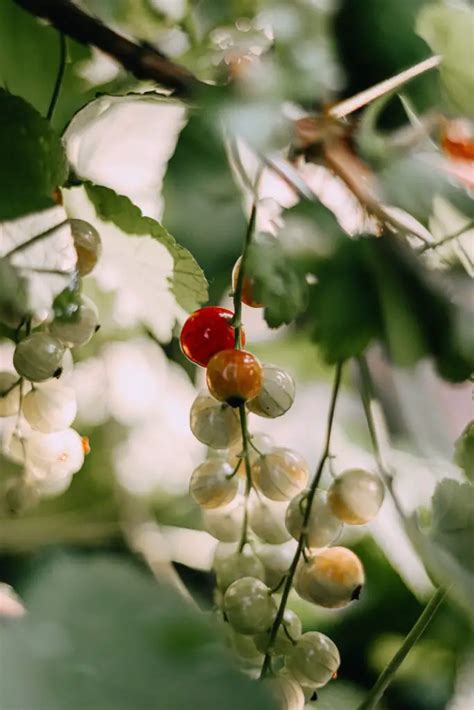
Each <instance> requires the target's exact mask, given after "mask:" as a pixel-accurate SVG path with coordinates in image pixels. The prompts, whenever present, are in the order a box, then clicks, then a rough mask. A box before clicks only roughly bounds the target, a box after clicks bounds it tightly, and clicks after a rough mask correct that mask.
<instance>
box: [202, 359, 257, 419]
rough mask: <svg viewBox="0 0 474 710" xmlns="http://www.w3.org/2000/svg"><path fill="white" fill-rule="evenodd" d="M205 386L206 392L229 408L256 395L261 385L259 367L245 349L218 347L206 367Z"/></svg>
mask: <svg viewBox="0 0 474 710" xmlns="http://www.w3.org/2000/svg"><path fill="white" fill-rule="evenodd" d="M206 378H207V386H208V387H209V391H210V393H211V394H212V395H213V396H214V397H215V398H216V399H218V400H220V401H221V402H227V403H228V404H230V406H231V407H238V406H239V405H240V404H242V403H243V402H246V401H247V400H248V399H252V397H256V396H257V394H258V393H259V392H260V390H261V387H262V378H263V368H262V366H261V364H260V363H259V361H258V360H257V358H256V357H254V355H252V354H251V353H247V352H245V350H235V349H233V348H232V349H231V350H221V352H218V353H216V354H215V355H214V356H213V357H212V358H211V360H210V361H209V365H208V366H207V373H206Z"/></svg>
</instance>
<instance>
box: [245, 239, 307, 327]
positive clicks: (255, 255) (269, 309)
mask: <svg viewBox="0 0 474 710" xmlns="http://www.w3.org/2000/svg"><path fill="white" fill-rule="evenodd" d="M247 273H248V275H249V277H250V278H251V279H252V282H253V292H254V297H255V299H256V300H257V301H259V302H260V303H263V304H264V305H265V320H266V321H267V323H268V325H269V326H270V328H278V326H280V325H282V324H283V323H291V321H293V320H294V319H295V318H296V317H297V316H298V315H300V314H301V313H302V312H303V311H304V309H305V308H306V305H307V302H308V285H307V283H306V280H305V273H304V272H302V271H301V270H300V269H299V268H298V266H297V265H296V263H295V262H294V261H293V262H292V261H291V259H289V258H288V256H287V255H286V254H285V252H284V250H283V249H282V247H281V244H280V243H279V242H278V241H276V240H273V239H268V240H267V239H265V240H261V241H259V242H254V243H253V244H252V245H251V246H250V249H249V253H248V259H247Z"/></svg>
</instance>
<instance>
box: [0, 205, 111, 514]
mask: <svg viewBox="0 0 474 710" xmlns="http://www.w3.org/2000/svg"><path fill="white" fill-rule="evenodd" d="M70 225H71V233H72V236H73V239H74V246H75V250H76V253H77V264H76V273H75V274H74V275H73V281H74V283H75V284H76V287H77V286H78V285H79V286H80V283H81V278H82V277H83V276H86V275H87V274H89V273H90V272H91V271H92V269H93V268H94V266H95V264H96V263H97V261H98V259H99V257H100V254H101V251H102V244H101V240H100V236H99V234H98V232H97V230H96V229H95V228H94V227H93V226H92V225H91V224H89V223H87V222H84V221H83V220H78V219H72V220H70ZM99 327H100V326H99V322H98V312H97V308H96V307H95V305H94V303H93V302H92V301H91V300H90V299H89V298H87V297H86V296H84V295H82V294H81V295H80V300H79V303H77V304H75V305H74V307H73V311H72V314H71V317H70V318H69V319H67V320H62V319H60V318H54V317H53V318H46V319H45V320H44V321H41V322H36V321H35V320H34V319H31V317H29V316H25V317H24V318H23V319H22V320H21V321H20V322H19V323H17V324H16V334H17V344H16V347H15V350H14V353H13V367H14V369H15V370H16V373H17V374H14V373H12V372H0V417H9V418H11V421H8V422H7V423H6V425H5V426H4V428H3V438H2V442H1V452H2V454H3V455H4V456H6V457H7V458H9V459H11V460H12V461H14V462H15V463H18V464H20V465H22V466H23V470H24V475H23V476H22V477H21V479H17V478H15V479H14V480H13V482H11V484H10V487H9V489H8V490H7V500H8V501H9V505H10V507H11V508H12V510H17V509H18V508H21V507H23V506H24V505H25V504H27V503H29V502H30V501H35V500H36V499H37V498H38V496H41V495H56V494H59V493H62V492H63V491H64V490H66V488H67V487H68V486H69V484H70V481H71V479H72V476H73V475H74V474H75V473H76V472H77V471H79V469H80V468H81V467H82V464H83V462H84V456H85V454H87V453H89V443H88V440H87V437H81V436H80V435H79V434H78V433H77V432H76V431H75V430H74V429H72V428H71V425H72V423H73V421H74V419H75V417H76V413H77V403H76V396H75V392H74V390H73V389H72V388H71V387H68V386H67V385H66V384H64V380H65V379H66V378H67V376H68V375H69V374H70V372H71V371H72V367H73V358H72V354H71V348H76V347H79V346H81V345H85V344H86V343H88V342H89V341H90V340H91V338H92V336H93V335H94V333H95V332H96V331H97V330H98V328H99Z"/></svg>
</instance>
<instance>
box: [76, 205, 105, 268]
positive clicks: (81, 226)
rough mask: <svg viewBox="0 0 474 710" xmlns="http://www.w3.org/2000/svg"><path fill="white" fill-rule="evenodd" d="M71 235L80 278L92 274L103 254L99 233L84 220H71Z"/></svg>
mask: <svg viewBox="0 0 474 710" xmlns="http://www.w3.org/2000/svg"><path fill="white" fill-rule="evenodd" d="M69 224H70V226H71V234H72V238H73V239H74V247H75V249H76V253H77V270H78V271H79V275H80V276H86V275H87V274H90V272H91V271H92V269H93V268H94V266H95V265H96V264H97V262H98V260H99V259H100V256H101V254H102V242H101V240H100V236H99V232H98V231H97V229H96V228H95V227H93V226H92V224H89V222H85V221H84V220H83V219H70V220H69Z"/></svg>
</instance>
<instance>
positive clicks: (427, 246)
mask: <svg viewBox="0 0 474 710" xmlns="http://www.w3.org/2000/svg"><path fill="white" fill-rule="evenodd" d="M473 227H474V221H473V220H471V221H470V222H467V224H465V225H464V226H462V227H460V228H459V229H457V230H456V231H455V232H453V233H452V234H448V236H447V237H443V239H440V240H439V241H438V242H428V243H427V244H423V246H421V247H420V248H419V249H417V253H418V254H424V252H425V251H428V250H429V249H437V248H438V247H441V246H443V244H447V243H448V242H451V241H452V240H453V239H457V238H458V237H460V236H461V235H462V234H464V232H468V231H469V230H470V229H472V228H473Z"/></svg>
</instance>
